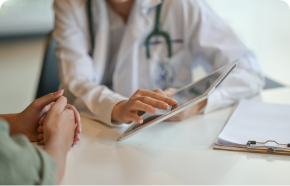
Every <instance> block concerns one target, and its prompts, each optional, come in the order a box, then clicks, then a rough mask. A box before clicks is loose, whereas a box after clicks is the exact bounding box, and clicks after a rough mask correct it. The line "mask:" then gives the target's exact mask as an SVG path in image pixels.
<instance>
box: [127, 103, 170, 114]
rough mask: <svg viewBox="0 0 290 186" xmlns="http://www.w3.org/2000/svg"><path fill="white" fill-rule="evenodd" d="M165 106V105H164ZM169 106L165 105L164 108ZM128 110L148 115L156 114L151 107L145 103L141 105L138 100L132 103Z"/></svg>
mask: <svg viewBox="0 0 290 186" xmlns="http://www.w3.org/2000/svg"><path fill="white" fill-rule="evenodd" d="M165 104H166V103H165ZM167 106H169V105H167V104H166V107H167ZM130 110H132V111H133V110H134V111H135V110H137V111H144V112H148V113H151V114H155V113H156V112H157V110H156V109H155V108H154V107H152V106H151V105H148V104H146V103H143V102H141V101H139V100H136V101H134V102H133V103H132V106H131V108H130Z"/></svg>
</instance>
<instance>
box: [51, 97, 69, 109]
mask: <svg viewBox="0 0 290 186" xmlns="http://www.w3.org/2000/svg"><path fill="white" fill-rule="evenodd" d="M66 105H67V99H66V97H64V96H61V97H59V98H58V99H57V100H56V102H55V104H53V105H52V107H51V109H50V110H51V111H53V112H57V113H62V111H63V110H64V109H65V107H66Z"/></svg>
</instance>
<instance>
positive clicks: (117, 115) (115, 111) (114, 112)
mask: <svg viewBox="0 0 290 186" xmlns="http://www.w3.org/2000/svg"><path fill="white" fill-rule="evenodd" d="M126 102H127V101H126V100H124V101H121V102H119V103H117V104H116V105H115V107H114V108H113V110H112V114H111V120H112V121H120V115H121V114H120V113H121V111H122V108H123V106H124V105H125V103H126Z"/></svg>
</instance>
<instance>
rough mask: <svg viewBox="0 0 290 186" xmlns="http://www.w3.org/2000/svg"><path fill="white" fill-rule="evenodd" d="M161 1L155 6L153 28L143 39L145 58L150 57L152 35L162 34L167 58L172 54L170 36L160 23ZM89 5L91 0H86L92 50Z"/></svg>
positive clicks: (92, 33)
mask: <svg viewBox="0 0 290 186" xmlns="http://www.w3.org/2000/svg"><path fill="white" fill-rule="evenodd" d="M162 3H163V0H161V3H160V4H159V5H158V6H157V10H156V17H155V26H154V29H153V31H152V32H151V33H150V34H149V36H148V37H147V38H146V41H145V45H146V56H147V59H150V58H151V55H150V40H151V38H152V37H154V36H163V37H164V38H165V40H166V43H167V50H168V58H171V56H172V47H171V38H170V36H169V34H168V33H167V32H165V31H164V30H163V29H162V27H161V25H160V12H161V7H162ZM91 7H92V0H87V14H88V21H89V31H90V37H91V45H92V50H91V51H94V48H95V42H94V41H95V37H94V29H93V18H92V17H93V16H92V9H91Z"/></svg>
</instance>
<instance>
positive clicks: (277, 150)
mask: <svg viewBox="0 0 290 186" xmlns="http://www.w3.org/2000/svg"><path fill="white" fill-rule="evenodd" d="M269 142H274V143H276V144H277V145H286V146H287V147H288V148H287V149H281V148H273V147H267V146H265V147H254V146H251V145H254V144H267V143H269ZM213 149H214V150H227V151H239V152H250V153H263V154H277V155H290V143H287V144H281V143H278V142H276V141H274V140H267V141H265V142H257V141H251V140H249V141H248V142H247V147H230V146H222V145H214V146H213Z"/></svg>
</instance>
